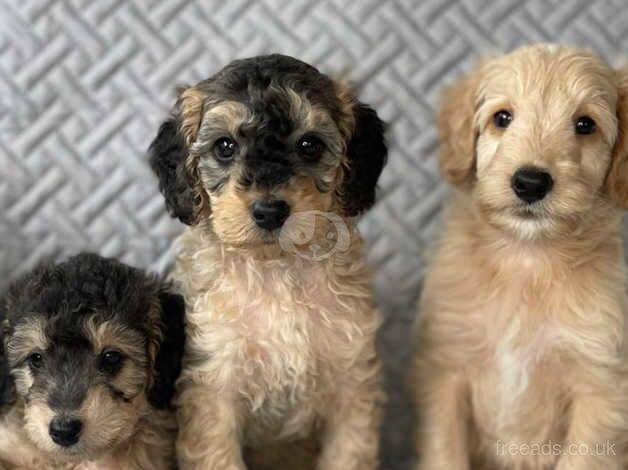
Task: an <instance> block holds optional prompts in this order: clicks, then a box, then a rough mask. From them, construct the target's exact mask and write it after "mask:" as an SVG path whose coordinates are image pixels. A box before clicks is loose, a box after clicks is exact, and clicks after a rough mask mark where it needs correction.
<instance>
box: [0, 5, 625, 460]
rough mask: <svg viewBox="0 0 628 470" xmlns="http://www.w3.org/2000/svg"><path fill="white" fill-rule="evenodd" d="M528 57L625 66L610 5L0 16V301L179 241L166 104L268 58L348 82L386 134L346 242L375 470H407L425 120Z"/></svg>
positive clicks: (427, 140) (432, 210)
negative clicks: (460, 83)
mask: <svg viewBox="0 0 628 470" xmlns="http://www.w3.org/2000/svg"><path fill="white" fill-rule="evenodd" d="M538 41H561V42H569V43H576V44H580V45H583V46H587V47H591V48H592V49H594V50H596V51H598V52H600V53H601V54H602V55H604V56H605V57H606V58H607V59H609V60H611V61H613V62H614V61H616V60H618V59H620V58H621V53H622V51H624V52H626V53H628V2H626V0H614V1H610V0H609V1H603V0H598V1H591V0H571V1H565V0H558V1H556V0H554V1H543V0H538V1H521V0H467V1H454V0H427V1H418V0H417V1H413V0H396V1H395V0H361V1H358V0H354V1H350V0H334V1H309V0H263V1H253V0H228V1H210V0H198V1H191V0H190V1H188V0H168V1H151V0H142V1H140V0H137V1H131V0H129V1H125V0H97V1H96V0H93V1H89V0H75V1H60V0H58V1H55V0H15V1H13V0H0V289H1V288H2V287H4V286H6V284H7V282H8V281H9V280H10V279H11V278H12V277H14V276H16V275H18V274H19V273H21V272H23V271H25V270H27V269H28V268H30V267H32V266H33V265H34V264H35V263H36V262H37V261H38V260H40V259H42V257H45V256H54V257H62V256H65V255H67V254H70V253H74V252H76V251H78V250H80V249H85V248H87V249H91V250H95V251H98V252H100V253H101V254H103V255H108V256H117V257H120V258H122V259H123V260H125V261H127V262H129V263H132V264H135V265H139V266H143V267H151V268H153V269H158V270H159V269H164V267H165V266H167V264H168V262H169V259H170V258H169V255H168V247H169V244H170V241H171V240H172V238H173V237H174V236H175V235H176V233H177V232H178V231H179V230H180V228H181V226H180V225H179V224H178V223H176V222H175V221H173V220H171V219H170V218H169V217H167V216H166V214H165V211H164V204H163V201H162V198H161V196H159V195H158V191H157V186H156V183H155V180H154V179H153V177H152V175H151V174H150V172H149V170H148V168H147V166H146V162H145V158H144V152H145V149H146V147H147V145H148V143H149V142H150V140H151V138H152V136H153V134H154V133H155V132H156V129H157V126H158V124H159V122H160V121H161V120H162V119H163V118H164V116H165V115H166V113H167V110H168V108H169V106H170V105H171V103H172V101H173V97H174V91H173V90H174V85H175V84H179V83H192V82H195V81H197V80H200V79H202V78H205V77H206V76H208V75H209V74H211V73H213V72H214V71H216V70H217V69H219V68H221V67H222V66H223V65H225V64H226V63H227V62H228V61H230V60H231V59H233V58H236V57H245V56H250V55H255V54H259V53H266V52H274V51H277V52H283V53H287V54H291V55H295V56H298V57H300V58H302V59H303V60H306V61H308V62H311V63H313V64H315V65H317V66H318V67H320V68H321V69H322V70H324V71H326V72H332V73H334V72H342V71H346V72H348V73H349V75H350V77H351V78H352V79H353V80H354V81H356V82H357V83H358V84H360V85H361V96H362V98H363V99H364V100H365V101H367V102H370V103H371V104H373V105H375V106H376V107H377V109H378V110H379V112H380V114H381V115H382V116H383V117H384V118H385V119H386V120H388V121H389V123H390V136H389V140H390V143H391V155H390V164H389V165H388V167H387V169H386V170H385V173H384V175H383V176H382V179H381V192H380V198H379V202H378V204H377V206H376V207H375V208H374V209H373V210H372V211H371V212H370V213H369V214H368V215H367V216H366V217H365V219H364V220H363V222H362V229H363V232H364V234H365V236H366V238H367V239H368V241H369V257H370V259H371V260H372V262H373V265H374V266H375V268H376V289H377V296H378V299H379V302H380V305H381V307H382V310H383V311H384V313H385V315H386V319H387V320H386V323H385V325H384V328H383V331H382V341H381V345H382V351H383V354H384V356H385V358H386V363H387V376H388V379H389V396H390V400H391V405H390V407H389V413H388V419H387V424H386V428H385V433H384V438H383V439H384V449H383V456H384V461H385V464H384V467H385V468H389V469H393V468H394V469H401V468H407V466H408V463H409V462H410V461H411V458H412V457H411V452H410V451H409V448H410V446H409V436H410V433H411V425H412V417H411V413H410V412H409V409H408V408H407V403H406V402H405V401H404V398H403V393H402V392H401V389H402V379H401V377H402V376H403V370H404V369H405V367H406V360H407V356H408V338H407V333H408V330H409V324H410V322H411V319H412V317H413V314H414V304H415V301H416V297H417V294H418V290H419V286H420V280H421V275H422V267H423V263H422V256H421V253H422V250H423V248H424V247H425V246H426V243H427V242H428V240H430V239H431V238H432V236H433V234H434V232H435V229H436V228H437V226H438V214H439V211H440V206H441V202H442V199H443V195H444V194H445V188H444V186H443V185H442V184H441V183H440V182H439V179H438V177H437V175H436V163H435V159H434V158H433V154H434V152H435V139H436V133H435V129H434V125H433V119H432V113H433V107H434V104H435V103H436V101H437V97H438V92H439V90H440V88H441V86H442V85H443V84H446V83H449V82H451V81H452V80H453V79H454V78H455V77H457V76H459V75H460V73H461V72H462V71H463V70H465V69H467V68H468V67H469V66H470V65H471V64H472V63H473V62H474V61H475V60H476V59H477V57H478V56H480V55H483V54H487V53H494V52H497V51H505V50H509V49H512V48H513V47H516V46H518V45H521V44H524V43H529V42H538Z"/></svg>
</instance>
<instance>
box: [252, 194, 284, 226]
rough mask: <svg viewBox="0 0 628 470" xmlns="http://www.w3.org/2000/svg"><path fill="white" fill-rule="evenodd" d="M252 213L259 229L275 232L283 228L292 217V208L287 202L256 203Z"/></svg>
mask: <svg viewBox="0 0 628 470" xmlns="http://www.w3.org/2000/svg"><path fill="white" fill-rule="evenodd" d="M251 212H252V214H253V220H254V221H255V223H256V224H257V226H258V227H260V228H263V229H265V230H275V229H276V228H279V227H281V226H282V225H283V223H284V222H285V221H286V219H287V218H288V216H289V215H290V206H289V205H288V203H287V202H286V201H255V202H254V203H253V206H252V207H251Z"/></svg>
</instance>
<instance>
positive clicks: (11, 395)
mask: <svg viewBox="0 0 628 470" xmlns="http://www.w3.org/2000/svg"><path fill="white" fill-rule="evenodd" d="M5 309H6V306H5V300H4V299H2V298H0V414H2V410H3V409H5V408H6V407H7V406H9V405H11V404H12V403H13V402H14V401H15V388H14V385H13V378H12V377H11V375H10V374H9V364H8V362H7V357H6V354H5V351H4V348H5V345H4V343H5V336H6V330H7V327H8V321H7V318H6V313H5Z"/></svg>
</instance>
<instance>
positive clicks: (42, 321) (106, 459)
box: [0, 254, 185, 470]
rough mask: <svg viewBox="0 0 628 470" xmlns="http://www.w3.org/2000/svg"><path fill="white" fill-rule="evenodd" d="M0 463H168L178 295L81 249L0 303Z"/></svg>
mask: <svg viewBox="0 0 628 470" xmlns="http://www.w3.org/2000/svg"><path fill="white" fill-rule="evenodd" d="M0 321H1V322H2V335H3V338H2V339H3V341H2V344H3V348H2V351H0V352H1V353H2V354H0V387H1V388H0V400H2V401H1V402H0V468H6V469H13V468H20V469H29V470H34V469H38V470H39V469H42V468H68V469H79V468H80V469H84V470H87V469H94V470H95V469H99V470H103V469H111V470H114V469H115V470H118V469H129V470H134V469H142V470H155V469H164V470H165V469H171V468H175V464H176V463H175V456H174V444H175V435H176V416H175V413H174V412H173V411H172V410H171V409H169V405H170V401H171V398H172V395H173V393H174V384H175V380H176V378H177V377H178V375H179V373H180V369H181V357H182V355H183V342H184V338H185V335H184V332H183V326H184V302H183V299H182V297H181V296H179V295H176V294H173V293H171V292H170V289H169V286H168V285H167V284H164V283H162V282H160V281H159V280H158V279H157V278H156V277H153V276H148V275H146V274H144V273H143V272H142V271H140V270H137V269H133V268H130V267H128V266H126V265H124V264H121V263H119V262H117V261H114V260H111V259H105V258H101V257H99V256H97V255H92V254H81V255H78V256H75V257H73V258H70V259H69V260H68V261H66V262H63V263H61V264H57V265H54V264H44V265H41V266H40V267H39V268H36V269H35V270H34V271H32V272H31V273H30V274H28V275H26V276H25V277H23V278H22V279H20V280H18V281H17V282H15V283H14V284H13V285H12V286H11V287H10V288H9V290H8V292H7V294H6V295H5V297H4V298H3V299H2V302H1V303H0Z"/></svg>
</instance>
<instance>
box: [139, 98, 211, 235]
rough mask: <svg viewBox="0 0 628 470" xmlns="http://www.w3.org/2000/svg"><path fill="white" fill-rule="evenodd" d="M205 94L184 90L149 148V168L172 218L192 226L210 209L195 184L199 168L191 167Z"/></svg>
mask: <svg viewBox="0 0 628 470" xmlns="http://www.w3.org/2000/svg"><path fill="white" fill-rule="evenodd" d="M204 103H205V94H204V93H203V92H201V91H200V90H199V89H197V88H196V87H181V88H180V89H179V96H178V98H177V102H176V104H175V106H174V109H173V111H172V116H171V117H170V119H167V120H166V121H165V122H164V123H163V124H162V125H161V127H160V128H159V132H158V133H157V136H156V137H155V139H154V140H153V142H152V143H151V144H150V147H149V148H148V158H149V162H150V166H151V168H152V169H153V171H154V172H155V174H156V175H157V177H158V178H159V189H160V190H161V192H162V194H163V195H164V197H165V198H166V207H167V208H168V211H169V212H170V214H171V215H172V216H173V217H178V218H179V219H180V220H181V222H183V223H185V224H188V225H193V224H195V223H196V222H197V219H198V214H199V213H200V212H201V211H203V210H205V211H208V210H209V205H208V202H207V201H206V200H205V198H204V197H203V191H202V190H201V189H202V188H200V187H199V183H198V182H197V181H195V179H198V176H197V175H191V174H190V172H191V171H192V172H194V173H196V169H195V168H194V169H191V168H188V167H187V166H188V164H189V162H188V161H187V160H188V156H189V150H190V149H189V147H190V145H191V144H192V143H193V142H194V141H195V140H196V135H197V133H198V130H199V127H200V125H201V120H202V117H203V108H204Z"/></svg>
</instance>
